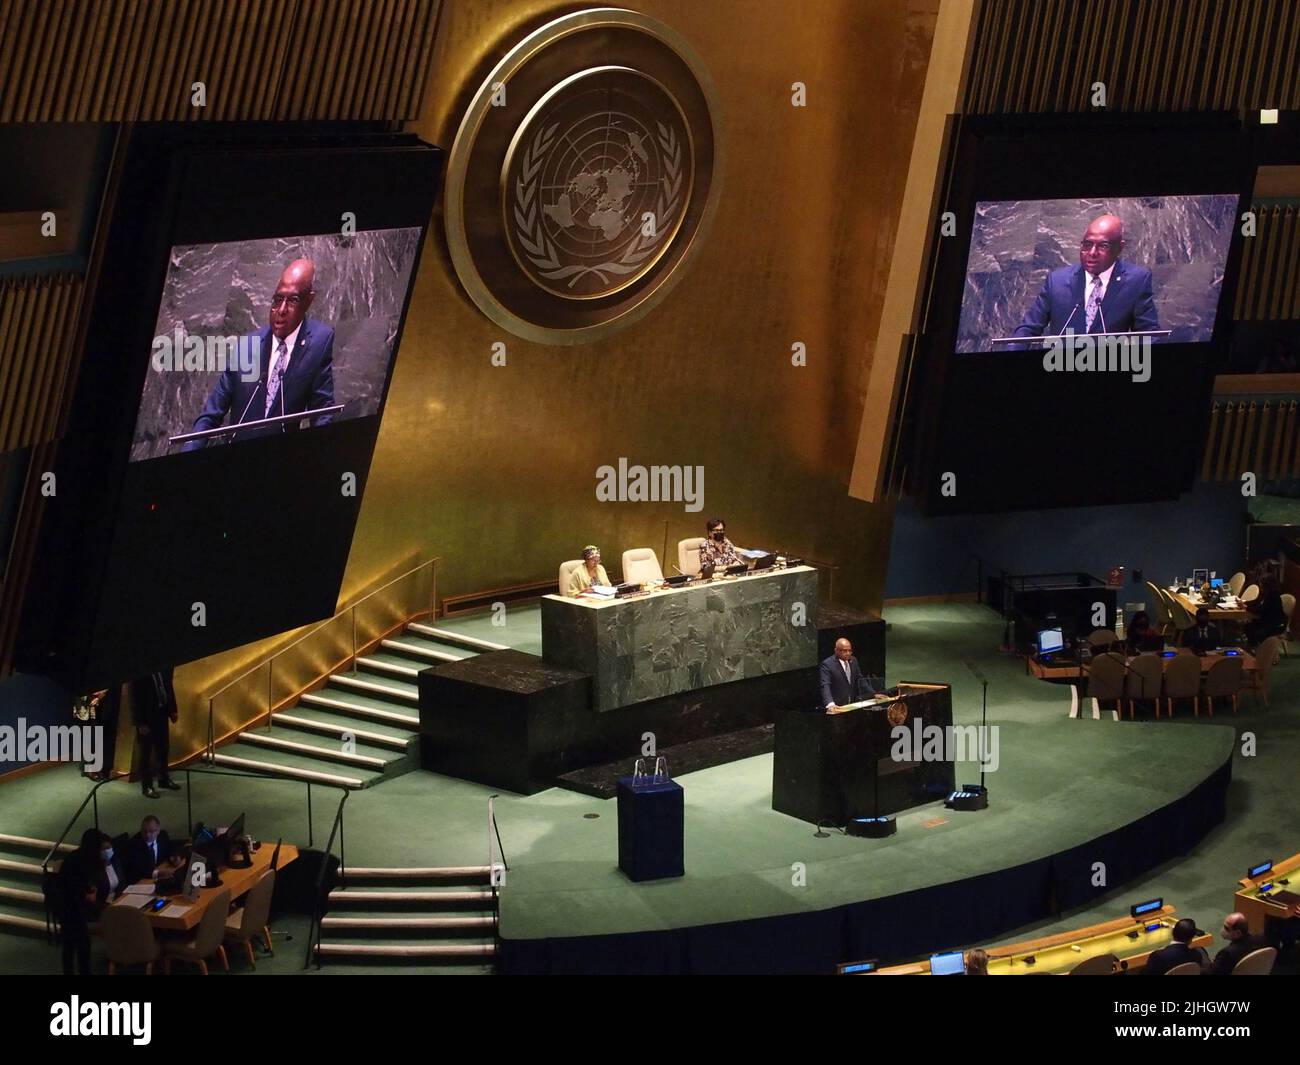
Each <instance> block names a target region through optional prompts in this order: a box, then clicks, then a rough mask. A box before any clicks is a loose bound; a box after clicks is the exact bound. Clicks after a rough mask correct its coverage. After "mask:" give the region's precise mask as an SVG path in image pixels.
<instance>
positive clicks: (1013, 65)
mask: <svg viewBox="0 0 1300 1065" xmlns="http://www.w3.org/2000/svg"><path fill="white" fill-rule="evenodd" d="M1098 81H1100V82H1103V83H1104V84H1105V86H1106V95H1107V101H1106V109H1107V110H1109V111H1220V110H1228V111H1232V110H1236V109H1237V108H1239V107H1244V108H1250V109H1258V108H1261V107H1278V108H1282V109H1285V110H1294V109H1295V108H1297V107H1300V4H1297V3H1296V2H1295V0H1090V2H1089V3H1082V4H1081V3H1078V2H1077V0H983V3H982V5H981V12H980V21H979V28H978V32H977V35H976V46H975V50H974V52H973V57H972V64H971V70H970V77H969V81H968V84H967V90H966V99H965V107H964V108H963V110H964V111H965V112H966V113H968V114H1000V113H1016V112H1042V111H1048V112H1072V111H1075V112H1077V111H1088V110H1090V109H1091V102H1090V98H1091V93H1092V85H1093V83H1094V82H1098Z"/></svg>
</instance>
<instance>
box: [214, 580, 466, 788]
mask: <svg viewBox="0 0 1300 1065" xmlns="http://www.w3.org/2000/svg"><path fill="white" fill-rule="evenodd" d="M439 561H441V560H440V558H438V557H437V556H435V557H433V558H430V559H427V560H425V561H424V562H421V563H420V564H419V565H418V566H412V567H411V568H410V569H408V570H407V571H406V572H404V573H399V574H398V575H397V576H396V577H394V578H392V580H389V581H386V582H385V583H383V584H381V585H380V586H379V587H378V588H374V589H371V590H370V591H369V592H367V593H366V594H365V595H363V596H362V597H361V598H360V599H358V600H357V601H356V602H355V603H351V604H350V605H348V606H346V607H344V608H343V609H342V610H340V611H339V612H338V613H336V614H334V615H332V616H331V617H328V618H326V619H325V620H324V621H322V622H320V623H319V624H318V625H316V626H315V627H314V628H312V630H311V631H310V632H305V633H303V634H302V635H301V636H299V637H298V638H297V639H296V640H294V641H293V642H292V643H289V644H286V645H285V646H284V647H281V648H280V649H279V650H278V651H276V652H275V653H274V654H272V655H271V656H270V657H268V658H264V659H263V660H262V661H260V662H258V663H257V664H256V665H254V666H250V667H249V668H248V669H246V670H244V672H243V673H241V674H239V676H237V677H235V678H233V679H232V680H230V681H227V682H226V683H225V684H223V685H222V686H221V687H220V688H218V689H217V690H216V691H215V692H213V693H212V694H211V695H209V696H208V743H207V748H206V750H205V752H204V758H205V760H206V761H207V762H208V764H209V765H211V764H212V762H213V760H214V757H215V754H216V730H215V707H214V704H215V703H216V700H217V699H218V698H219V697H220V696H221V695H223V694H224V693H225V692H227V691H229V690H230V689H231V688H233V687H234V686H235V685H236V684H238V683H239V682H240V681H242V680H244V679H245V678H246V677H250V676H252V675H253V674H254V673H256V672H257V671H258V670H259V669H262V668H263V667H268V670H267V692H266V697H267V707H266V712H267V713H268V714H270V713H271V710H272V708H273V706H274V705H275V695H274V692H273V690H272V686H273V681H274V675H275V661H276V659H278V658H279V657H280V656H281V655H284V654H287V653H288V652H289V651H292V650H293V649H294V648H295V647H297V646H298V645H299V644H300V643H302V642H303V641H304V640H308V639H311V637H313V636H315V635H316V634H317V633H319V632H320V631H321V630H322V629H323V628H325V627H326V626H327V625H332V624H333V623H334V622H336V621H337V620H338V619H339V618H341V617H343V615H344V614H347V613H348V612H349V611H350V612H351V614H352V655H351V658H350V661H351V662H352V663H353V664H354V665H355V663H356V658H357V607H359V606H361V605H362V604H363V603H365V602H367V601H368V600H370V599H371V598H373V597H374V596H376V595H378V594H379V593H380V592H382V591H384V590H385V589H387V588H391V587H392V586H393V585H394V584H396V583H397V582H398V581H401V580H405V579H406V578H407V577H409V576H411V574H413V573H418V572H419V571H420V570H422V569H425V568H426V567H431V568H432V571H433V573H432V579H431V580H430V582H429V608H428V611H427V613H428V615H429V616H430V617H433V616H434V615H435V611H436V607H437V602H438V563H439ZM419 616H420V613H416V614H412V615H411V617H413V618H414V617H419ZM408 620H409V619H408Z"/></svg>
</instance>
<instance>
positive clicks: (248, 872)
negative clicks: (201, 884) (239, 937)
mask: <svg viewBox="0 0 1300 1065" xmlns="http://www.w3.org/2000/svg"><path fill="white" fill-rule="evenodd" d="M274 852H275V847H274V846H272V845H270V844H267V843H263V844H262V846H261V847H259V848H258V849H257V850H255V851H253V853H252V855H251V856H250V857H251V858H252V865H251V866H249V867H248V868H247V869H231V868H229V867H223V868H222V869H221V870H220V871H219V872H218V874H217V875H218V876H219V877H220V879H221V886H220V887H208V888H200V889H199V890H198V892H197V894H196V895H195V896H194V898H192V899H187V898H186V897H185V896H184V895H180V894H177V895H168V896H166V898H167V905H166V906H164V907H163V908H162V909H161V910H159V911H158V912H157V913H155V912H153V911H152V910H149V909H142V910H141V911H140V912H141V913H143V914H144V915H145V916H146V917H148V918H149V923H150V924H151V925H153V928H154V931H155V932H187V931H189V930H190V929H191V928H193V927H194V926H195V925H197V924H198V923H199V919H200V918H201V917H202V916H203V913H204V911H205V910H207V908H208V906H209V905H210V904H211V903H212V900H213V899H215V898H216V897H217V896H218V895H219V894H221V892H223V891H229V892H230V901H231V902H235V901H236V900H238V899H240V898H243V896H244V895H246V894H248V891H249V889H251V888H252V886H253V885H254V884H255V883H257V881H258V879H259V878H260V877H261V875H262V874H263V873H264V872H266V870H268V869H269V868H271V856H272V854H273V853H274ZM297 857H298V848H297V847H295V846H294V845H293V844H292V843H282V844H281V845H280V861H279V864H278V868H280V869H283V868H284V867H285V866H286V865H288V864H289V863H290V862H292V861H293V860H294V859H296V858H297ZM139 883H140V884H141V885H146V884H147V885H150V886H152V885H153V883H154V881H153V880H152V879H149V880H141V881H139ZM135 897H136V898H139V897H140V896H138V895H136V896H135ZM145 897H149V896H145ZM131 898H132V895H130V894H126V893H123V894H121V895H119V896H118V897H117V898H116V899H114V900H113V901H112V902H111V903H109V905H110V906H123V905H128V902H127V900H129V899H131Z"/></svg>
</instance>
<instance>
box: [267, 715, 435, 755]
mask: <svg viewBox="0 0 1300 1065" xmlns="http://www.w3.org/2000/svg"><path fill="white" fill-rule="evenodd" d="M271 722H272V724H275V725H281V726H284V727H286V728H293V729H301V730H302V731H303V732H315V733H319V734H320V735H322V736H334V737H335V738H337V739H342V737H343V735H344V733H349V734H351V735H352V736H354V737H356V739H358V740H361V741H363V742H365V743H368V744H370V745H371V746H372V747H391V748H392V749H393V750H396V751H404V750H406V748H407V747H408V745H409V744H410V742H411V739H412V736H411V734H407V735H405V736H389V735H386V734H385V733H382V732H374V731H371V730H368V729H360V728H357V727H356V726H355V725H345V724H343V723H341V722H340V723H336V722H333V721H322V720H320V719H318V718H310V717H305V716H303V715H301V714H296V713H295V714H274V715H272V718H271Z"/></svg>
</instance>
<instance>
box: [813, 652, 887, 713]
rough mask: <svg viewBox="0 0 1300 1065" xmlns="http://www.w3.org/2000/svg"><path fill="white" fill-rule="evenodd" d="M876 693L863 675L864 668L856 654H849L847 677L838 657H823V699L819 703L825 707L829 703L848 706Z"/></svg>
mask: <svg viewBox="0 0 1300 1065" xmlns="http://www.w3.org/2000/svg"><path fill="white" fill-rule="evenodd" d="M875 694H876V693H875V690H874V689H873V688H872V687H871V684H870V682H869V681H868V680H867V678H866V677H864V676H863V675H862V669H861V667H860V666H859V665H858V660H857V658H856V656H854V655H850V656H849V676H848V677H847V678H846V677H845V676H844V667H843V666H841V665H840V660H839V659H838V658H836V657H835V656H834V655H831V656H830V658H824V659H822V664H821V696H822V701H821V703H820V704H819V705H821V706H823V707H824V706H826V705H827V704H829V703H834V704H835V705H836V706H847V705H848V704H849V703H856V702H857V701H858V700H859V699H865V698H867V697H868V696H871V695H875Z"/></svg>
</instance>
